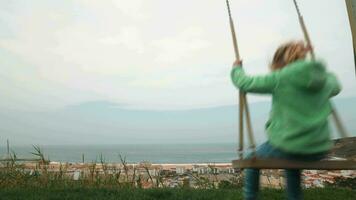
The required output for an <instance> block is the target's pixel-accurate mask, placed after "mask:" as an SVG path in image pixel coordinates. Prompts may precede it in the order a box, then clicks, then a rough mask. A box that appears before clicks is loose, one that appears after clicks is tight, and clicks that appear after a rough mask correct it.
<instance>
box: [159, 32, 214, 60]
mask: <svg viewBox="0 0 356 200" xmlns="http://www.w3.org/2000/svg"><path fill="white" fill-rule="evenodd" d="M202 32H203V30H202V29H200V28H196V27H189V28H187V29H185V30H184V31H182V32H180V33H178V34H176V35H174V36H171V37H165V38H162V39H159V40H156V41H153V42H152V44H153V46H155V47H156V48H157V52H159V53H158V55H157V56H156V58H155V61H157V62H163V63H175V62H177V61H179V60H182V59H185V58H189V57H192V56H194V54H195V53H196V52H197V51H199V50H201V49H204V48H208V47H209V45H210V43H209V42H208V41H206V40H203V39H202Z"/></svg>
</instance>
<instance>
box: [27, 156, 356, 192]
mask: <svg viewBox="0 0 356 200" xmlns="http://www.w3.org/2000/svg"><path fill="white" fill-rule="evenodd" d="M23 168H24V169H25V170H26V171H27V172H29V173H34V172H35V171H36V170H37V171H38V170H40V171H41V170H46V172H47V173H59V172H60V173H62V174H65V176H66V177H67V178H69V179H72V180H74V181H77V180H81V179H85V178H88V177H90V176H116V177H120V176H121V177H122V178H124V179H125V178H126V180H132V181H133V182H135V184H140V187H142V188H152V187H170V188H175V187H191V188H201V187H204V188H217V187H219V185H220V184H221V183H222V182H224V183H230V184H231V185H235V186H237V185H241V184H242V182H241V181H242V175H243V171H242V170H240V169H234V168H233V166H232V165H231V163H207V164H204V163H200V164H151V163H149V162H142V163H137V164H127V163H120V164H117V163H116V164H109V163H60V162H49V163H48V164H46V165H39V164H38V163H36V162H26V163H24V164H23ZM339 178H343V179H355V178H356V171H355V170H334V171H326V170H304V171H303V185H304V187H305V188H311V187H325V185H326V184H333V183H334V182H335V181H336V180H337V179H339ZM261 185H262V187H271V188H283V187H284V174H283V170H262V171H261Z"/></svg>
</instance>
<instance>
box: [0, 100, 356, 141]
mask: <svg viewBox="0 0 356 200" xmlns="http://www.w3.org/2000/svg"><path fill="white" fill-rule="evenodd" d="M335 105H336V107H337V109H338V111H339V113H340V115H341V118H342V119H343V120H344V123H345V124H346V127H347V129H348V130H349V132H351V133H356V125H355V123H354V122H356V109H355V106H356V98H344V99H336V100H335ZM269 109H270V103H269V102H258V103H251V104H250V110H251V116H252V121H253V127H254V131H255V137H256V140H257V142H258V143H260V142H262V141H264V140H265V138H266V136H265V133H264V124H265V121H266V120H267V117H268V113H269ZM237 111H238V110H237V106H236V105H228V106H221V107H213V108H202V109H193V110H173V111H172V110H171V111H155V110H131V109H124V108H122V107H121V106H120V105H118V104H115V103H111V102H105V101H98V102H85V103H82V104H79V105H73V106H67V107H65V108H63V109H60V110H56V111H49V112H21V111H13V110H0V133H1V134H0V135H1V138H0V140H3V141H4V142H3V143H5V139H7V138H8V139H10V141H11V143H12V144H15V145H22V144H26V145H29V144H41V145H44V144H45V145H50V144H122V143H126V144H133V143H153V144H154V143H235V142H236V141H237V128H238V126H237V121H238V118H237V116H238V112H237Z"/></svg>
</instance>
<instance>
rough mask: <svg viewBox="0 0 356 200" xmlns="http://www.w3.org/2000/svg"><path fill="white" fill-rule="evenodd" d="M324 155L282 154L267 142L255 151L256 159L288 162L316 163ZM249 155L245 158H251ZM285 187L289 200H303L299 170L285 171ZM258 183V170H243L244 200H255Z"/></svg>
mask: <svg viewBox="0 0 356 200" xmlns="http://www.w3.org/2000/svg"><path fill="white" fill-rule="evenodd" d="M325 155H326V154H325V153H320V154H311V155H302V154H290V153H286V152H283V151H282V150H280V149H277V148H275V147H273V146H272V145H271V144H269V143H268V142H266V143H263V144H262V145H261V146H259V147H258V148H257V149H256V156H257V157H258V158H281V159H288V160H298V161H317V160H320V159H322V158H324V156H325ZM251 156H252V154H251V155H249V156H248V157H247V158H249V157H251ZM285 174H286V180H287V181H286V186H287V195H288V199H289V200H300V199H303V194H302V188H301V170H300V169H286V170H285ZM259 181H260V170H259V169H246V170H245V183H244V189H243V192H244V198H245V199H246V200H254V199H257V196H258V190H259Z"/></svg>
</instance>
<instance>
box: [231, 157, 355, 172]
mask: <svg viewBox="0 0 356 200" xmlns="http://www.w3.org/2000/svg"><path fill="white" fill-rule="evenodd" d="M232 166H233V167H234V168H240V169H245V168H253V169H315V170H356V161H354V160H320V161H311V162H305V161H290V160H283V159H272V158H271V159H261V158H258V159H257V158H252V159H244V160H233V161H232Z"/></svg>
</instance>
